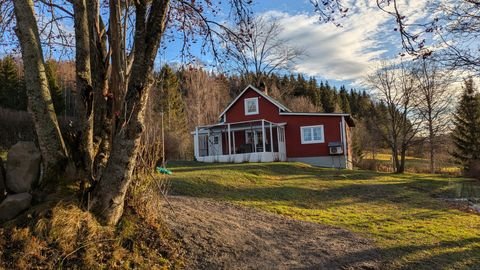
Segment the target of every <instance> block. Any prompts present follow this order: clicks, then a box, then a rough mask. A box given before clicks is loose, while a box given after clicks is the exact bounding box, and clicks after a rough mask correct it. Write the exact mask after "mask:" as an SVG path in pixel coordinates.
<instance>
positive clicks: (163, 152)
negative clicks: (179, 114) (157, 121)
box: [162, 112, 165, 168]
mask: <svg viewBox="0 0 480 270" xmlns="http://www.w3.org/2000/svg"><path fill="white" fill-rule="evenodd" d="M162 167H163V168H165V127H164V126H163V112H162Z"/></svg>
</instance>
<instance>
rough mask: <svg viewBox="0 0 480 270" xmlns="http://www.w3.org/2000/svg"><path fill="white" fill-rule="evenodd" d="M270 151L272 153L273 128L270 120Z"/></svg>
mask: <svg viewBox="0 0 480 270" xmlns="http://www.w3.org/2000/svg"><path fill="white" fill-rule="evenodd" d="M270 152H272V153H273V129H272V122H270Z"/></svg>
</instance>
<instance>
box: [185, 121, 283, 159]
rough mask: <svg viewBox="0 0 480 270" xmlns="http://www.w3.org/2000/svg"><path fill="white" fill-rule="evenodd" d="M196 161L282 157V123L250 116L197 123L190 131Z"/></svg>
mask: <svg viewBox="0 0 480 270" xmlns="http://www.w3.org/2000/svg"><path fill="white" fill-rule="evenodd" d="M192 134H193V136H194V138H193V141H194V152H195V159H196V160H197V161H200V162H235V163H240V162H272V161H286V160H287V155H286V149H285V123H273V122H270V121H267V120H264V119H262V120H254V121H248V122H237V123H220V124H215V125H209V126H199V127H197V128H196V129H195V131H194V132H192Z"/></svg>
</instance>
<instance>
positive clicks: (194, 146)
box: [193, 127, 200, 160]
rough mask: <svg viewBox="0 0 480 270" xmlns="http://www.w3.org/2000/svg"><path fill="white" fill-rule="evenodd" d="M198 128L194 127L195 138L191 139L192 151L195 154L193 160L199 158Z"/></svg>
mask: <svg viewBox="0 0 480 270" xmlns="http://www.w3.org/2000/svg"><path fill="white" fill-rule="evenodd" d="M198 148H199V147H198V127H195V136H194V138H193V151H194V153H195V158H196V159H197V160H198V158H199V157H200V153H199V149H198Z"/></svg>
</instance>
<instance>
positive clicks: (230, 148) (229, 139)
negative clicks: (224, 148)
mask: <svg viewBox="0 0 480 270" xmlns="http://www.w3.org/2000/svg"><path fill="white" fill-rule="evenodd" d="M227 132H228V154H229V155H231V154H232V142H231V138H230V136H231V135H230V124H228V125H227Z"/></svg>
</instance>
